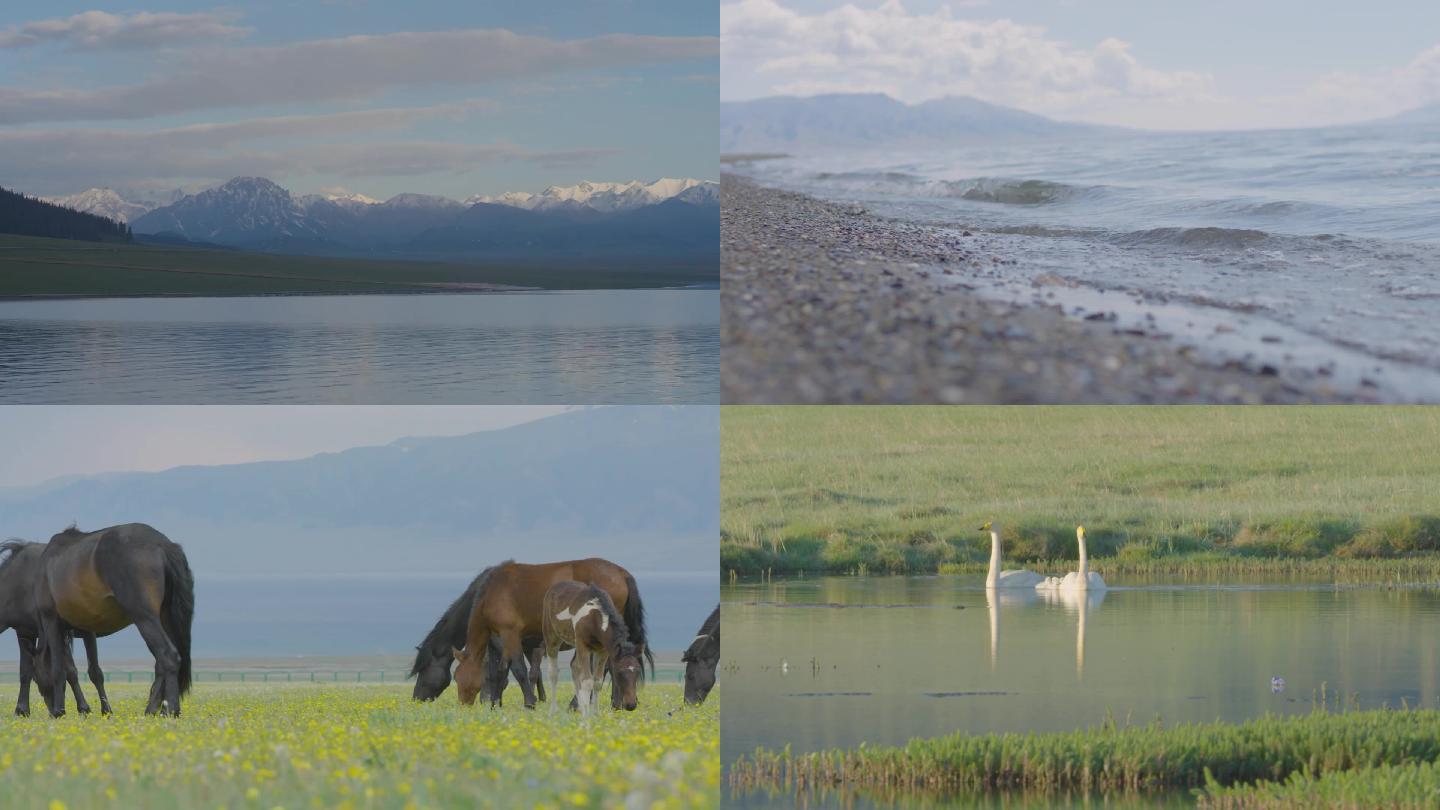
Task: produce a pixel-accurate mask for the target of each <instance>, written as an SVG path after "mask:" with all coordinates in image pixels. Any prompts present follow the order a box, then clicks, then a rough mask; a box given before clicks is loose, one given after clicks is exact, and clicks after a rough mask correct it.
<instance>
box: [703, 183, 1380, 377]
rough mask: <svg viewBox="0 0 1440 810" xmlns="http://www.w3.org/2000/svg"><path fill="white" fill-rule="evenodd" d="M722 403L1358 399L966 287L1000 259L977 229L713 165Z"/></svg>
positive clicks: (988, 273)
mask: <svg viewBox="0 0 1440 810" xmlns="http://www.w3.org/2000/svg"><path fill="white" fill-rule="evenodd" d="M721 202H722V213H721V250H722V256H721V301H722V316H721V352H722V353H721V358H722V359H721V395H722V399H723V401H725V402H727V403H927V402H928V403H1225V404H1244V403H1251V404H1265V403H1301V402H1351V401H1366V400H1367V397H1366V396H1365V394H1364V392H1363V391H1362V392H1358V393H1357V392H1347V391H1340V390H1336V389H1334V388H1332V387H1330V386H1329V385H1327V384H1326V383H1325V381H1323V380H1295V379H1287V378H1286V375H1285V373H1284V370H1283V369H1276V368H1273V367H1265V368H1262V369H1251V368H1247V367H1245V366H1244V365H1242V364H1239V363H1224V364H1216V363H1213V362H1209V361H1208V360H1207V359H1206V358H1202V357H1201V356H1200V355H1199V353H1198V352H1196V351H1194V350H1193V349H1191V348H1189V347H1186V346H1183V345H1178V344H1176V343H1173V342H1171V341H1168V340H1166V339H1164V338H1161V337H1156V336H1152V335H1146V334H1132V333H1127V332H1126V331H1123V330H1120V329H1117V328H1116V327H1115V326H1114V325H1112V324H1110V323H1107V322H1104V321H1086V320H1083V319H1076V318H1073V317H1067V316H1066V315H1064V314H1062V313H1061V312H1060V311H1059V309H1058V307H1050V306H1043V305H1026V304H1018V303H1010V302H1001V301H994V300H987V299H984V298H982V297H981V296H979V295H977V294H976V293H975V292H974V290H973V289H971V288H969V287H967V284H966V279H967V276H968V277H971V278H974V279H979V278H981V277H983V276H993V274H994V273H995V272H997V271H1003V269H1004V266H1005V265H1006V264H1007V263H1009V262H1011V261H1012V260H1010V259H1007V258H1006V257H1005V256H1002V255H997V254H995V253H993V252H992V251H990V250H987V249H986V245H985V240H984V237H983V235H978V234H971V233H969V232H968V231H958V230H949V229H940V228H935V227H931V226H927V225H919V224H911V223H902V222H896V221H893V220H888V219H885V218H883V217H879V216H876V215H873V214H870V213H868V212H867V211H865V210H864V209H863V208H860V207H857V206H848V205H840V204H833V203H828V202H823V201H820V200H817V199H814V198H811V197H808V196H805V195H802V194H796V193H792V192H787V191H780V190H775V189H770V188H766V187H764V186H761V185H758V184H756V183H754V182H753V181H750V180H748V179H745V178H743V177H739V176H736V175H731V174H726V175H723V176H722V179H721Z"/></svg>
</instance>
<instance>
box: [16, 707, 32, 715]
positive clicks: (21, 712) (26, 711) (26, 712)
mask: <svg viewBox="0 0 1440 810" xmlns="http://www.w3.org/2000/svg"><path fill="white" fill-rule="evenodd" d="M15 716H16V717H29V716H30V710H29V709H16V710H15Z"/></svg>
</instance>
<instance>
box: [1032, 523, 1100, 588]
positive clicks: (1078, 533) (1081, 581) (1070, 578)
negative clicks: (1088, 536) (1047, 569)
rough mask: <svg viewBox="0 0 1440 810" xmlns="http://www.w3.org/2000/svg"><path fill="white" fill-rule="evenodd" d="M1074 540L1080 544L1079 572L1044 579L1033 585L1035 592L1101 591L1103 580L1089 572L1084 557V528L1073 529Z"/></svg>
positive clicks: (1086, 559)
mask: <svg viewBox="0 0 1440 810" xmlns="http://www.w3.org/2000/svg"><path fill="white" fill-rule="evenodd" d="M1075 540H1076V541H1077V542H1078V543H1079V544H1080V566H1079V568H1080V570H1078V571H1071V572H1070V573H1068V574H1066V575H1065V576H1064V577H1046V578H1045V580H1044V581H1043V582H1040V583H1037V584H1036V585H1035V590H1037V591H1103V590H1105V587H1106V585H1105V580H1104V579H1102V578H1101V576H1100V575H1099V574H1097V573H1095V572H1093V571H1091V570H1090V560H1089V558H1088V557H1087V556H1086V555H1085V527H1084V526H1076V527H1075Z"/></svg>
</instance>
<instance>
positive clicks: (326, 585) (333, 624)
mask: <svg viewBox="0 0 1440 810" xmlns="http://www.w3.org/2000/svg"><path fill="white" fill-rule="evenodd" d="M473 576H474V572H469V573H466V572H457V573H455V574H453V575H433V576H424V575H397V576H378V575H376V576H336V577H316V576H272V577H264V578H261V577H243V578H229V577H218V576H210V575H206V574H205V573H204V572H199V573H197V574H196V577H195V627H194V632H193V638H194V655H195V657H196V658H264V659H267V660H270V659H278V658H286V657H291V656H307V657H308V656H375V655H403V656H406V657H407V659H408V658H409V657H411V656H413V655H414V650H415V645H416V644H418V643H419V642H420V640H421V639H422V638H424V636H425V634H426V633H428V632H429V631H430V628H431V627H432V626H434V624H435V620H436V619H438V618H439V617H440V614H441V613H443V612H444V611H445V609H446V608H447V607H449V606H450V602H451V601H452V600H454V599H455V597H456V596H458V595H459V594H460V593H461V592H462V591H464V590H465V587H466V586H467V585H469V584H470V579H471V578H472V577H473ZM636 580H637V581H638V582H639V584H640V590H641V593H642V594H644V597H645V608H646V612H647V621H646V627H647V630H648V632H649V636H650V638H651V640H652V643H653V644H654V645H655V649H657V650H660V651H663V652H666V653H671V654H673V653H675V652H676V651H679V650H683V649H685V647H687V646H688V645H689V644H690V641H691V639H693V638H694V637H695V629H696V628H698V627H699V626H700V625H701V623H702V622H704V621H705V617H706V616H709V615H710V611H712V610H714V609H715V602H716V598H717V596H716V591H717V589H718V586H717V585H716V577H715V572H713V571H708V572H698V571H697V572H637V573H636ZM0 642H4V643H0V661H14V660H15V658H16V646H15V642H14V641H12V640H11V639H10V638H9V637H8V636H0ZM76 649H77V650H79V646H78V645H77V647H76ZM100 657H101V661H102V662H104V661H106V660H111V661H118V660H140V659H148V658H149V653H148V652H147V650H146V648H145V643H144V641H143V640H142V639H141V638H140V634H139V633H138V632H137V631H136V630H135V629H134V628H133V627H130V628H126V629H124V630H121V631H120V632H119V633H116V634H115V635H113V636H110V637H107V638H103V639H100ZM3 669H4V670H6V671H5V672H4V674H3V675H0V681H3V682H9V683H13V682H14V681H15V670H14V668H13V667H11V666H8V665H7V666H5V667H3Z"/></svg>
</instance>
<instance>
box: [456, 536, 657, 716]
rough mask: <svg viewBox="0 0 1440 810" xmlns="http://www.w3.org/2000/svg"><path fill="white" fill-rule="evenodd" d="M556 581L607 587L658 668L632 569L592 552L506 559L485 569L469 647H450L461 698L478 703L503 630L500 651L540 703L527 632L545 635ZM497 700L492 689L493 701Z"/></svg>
mask: <svg viewBox="0 0 1440 810" xmlns="http://www.w3.org/2000/svg"><path fill="white" fill-rule="evenodd" d="M557 582H593V583H595V584H596V585H597V586H599V587H600V588H601V589H602V590H604V591H605V593H606V594H608V595H609V596H610V599H611V601H612V602H614V604H615V606H616V607H617V608H619V611H620V615H621V616H622V617H623V618H624V620H625V627H626V629H627V630H628V631H629V634H630V642H631V643H632V644H634V645H635V646H636V647H637V648H638V649H639V650H640V651H641V652H642V653H643V654H644V656H645V658H646V660H648V661H649V663H650V668H651V671H654V668H655V659H654V656H653V654H652V653H651V652H650V650H649V645H648V644H647V643H646V638H645V605H644V603H643V602H642V601H641V600H640V588H639V586H638V585H636V584H635V578H634V577H633V576H631V575H630V572H629V571H626V570H625V569H624V568H621V567H620V566H618V565H616V564H615V563H612V562H610V561H609V560H601V559H598V558H593V557H592V558H590V559H585V560H568V561H566V562H557V563H546V564H543V565H525V564H522V563H517V562H515V561H514V560H507V561H506V562H503V563H501V564H499V565H497V566H494V567H493V568H488V569H486V570H485V571H484V572H482V573H481V574H480V578H479V580H478V581H477V583H476V587H475V602H474V605H473V606H472V607H471V610H470V617H469V620H468V622H467V626H466V633H465V649H464V650H459V649H454V650H452V651H451V652H452V655H453V656H454V658H455V660H456V661H459V662H460V665H459V666H458V667H456V668H455V688H456V691H457V692H458V693H459V697H460V702H461V703H463V704H465V705H467V706H468V705H471V704H473V703H474V702H475V698H476V696H477V695H478V694H479V693H480V689H481V686H482V685H483V683H484V680H485V678H484V676H485V672H486V667H485V659H486V653H487V651H488V650H489V649H490V639H491V638H492V637H495V636H498V637H499V638H500V654H501V655H502V656H504V658H503V660H504V663H505V665H506V667H507V668H509V670H510V671H511V672H512V673H514V675H515V680H516V681H518V682H519V683H520V688H521V690H522V691H523V692H524V693H525V706H526V708H530V709H533V708H535V689H534V685H533V681H532V680H531V678H530V676H529V674H528V673H527V672H526V668H525V656H524V655H523V653H522V642H523V640H524V639H526V638H536V639H538V638H543V636H544V632H545V629H544V628H545V622H544V612H543V603H544V601H545V592H546V591H548V590H550V587H551V586H552V585H554V584H556V583H557ZM552 699H553V696H552ZM495 700H496V698H495V696H494V695H493V694H492V696H491V705H494V704H495ZM610 702H611V705H612V706H615V707H617V708H618V707H619V706H620V703H621V696H620V694H619V692H618V690H615V691H612V692H611V696H610Z"/></svg>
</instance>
